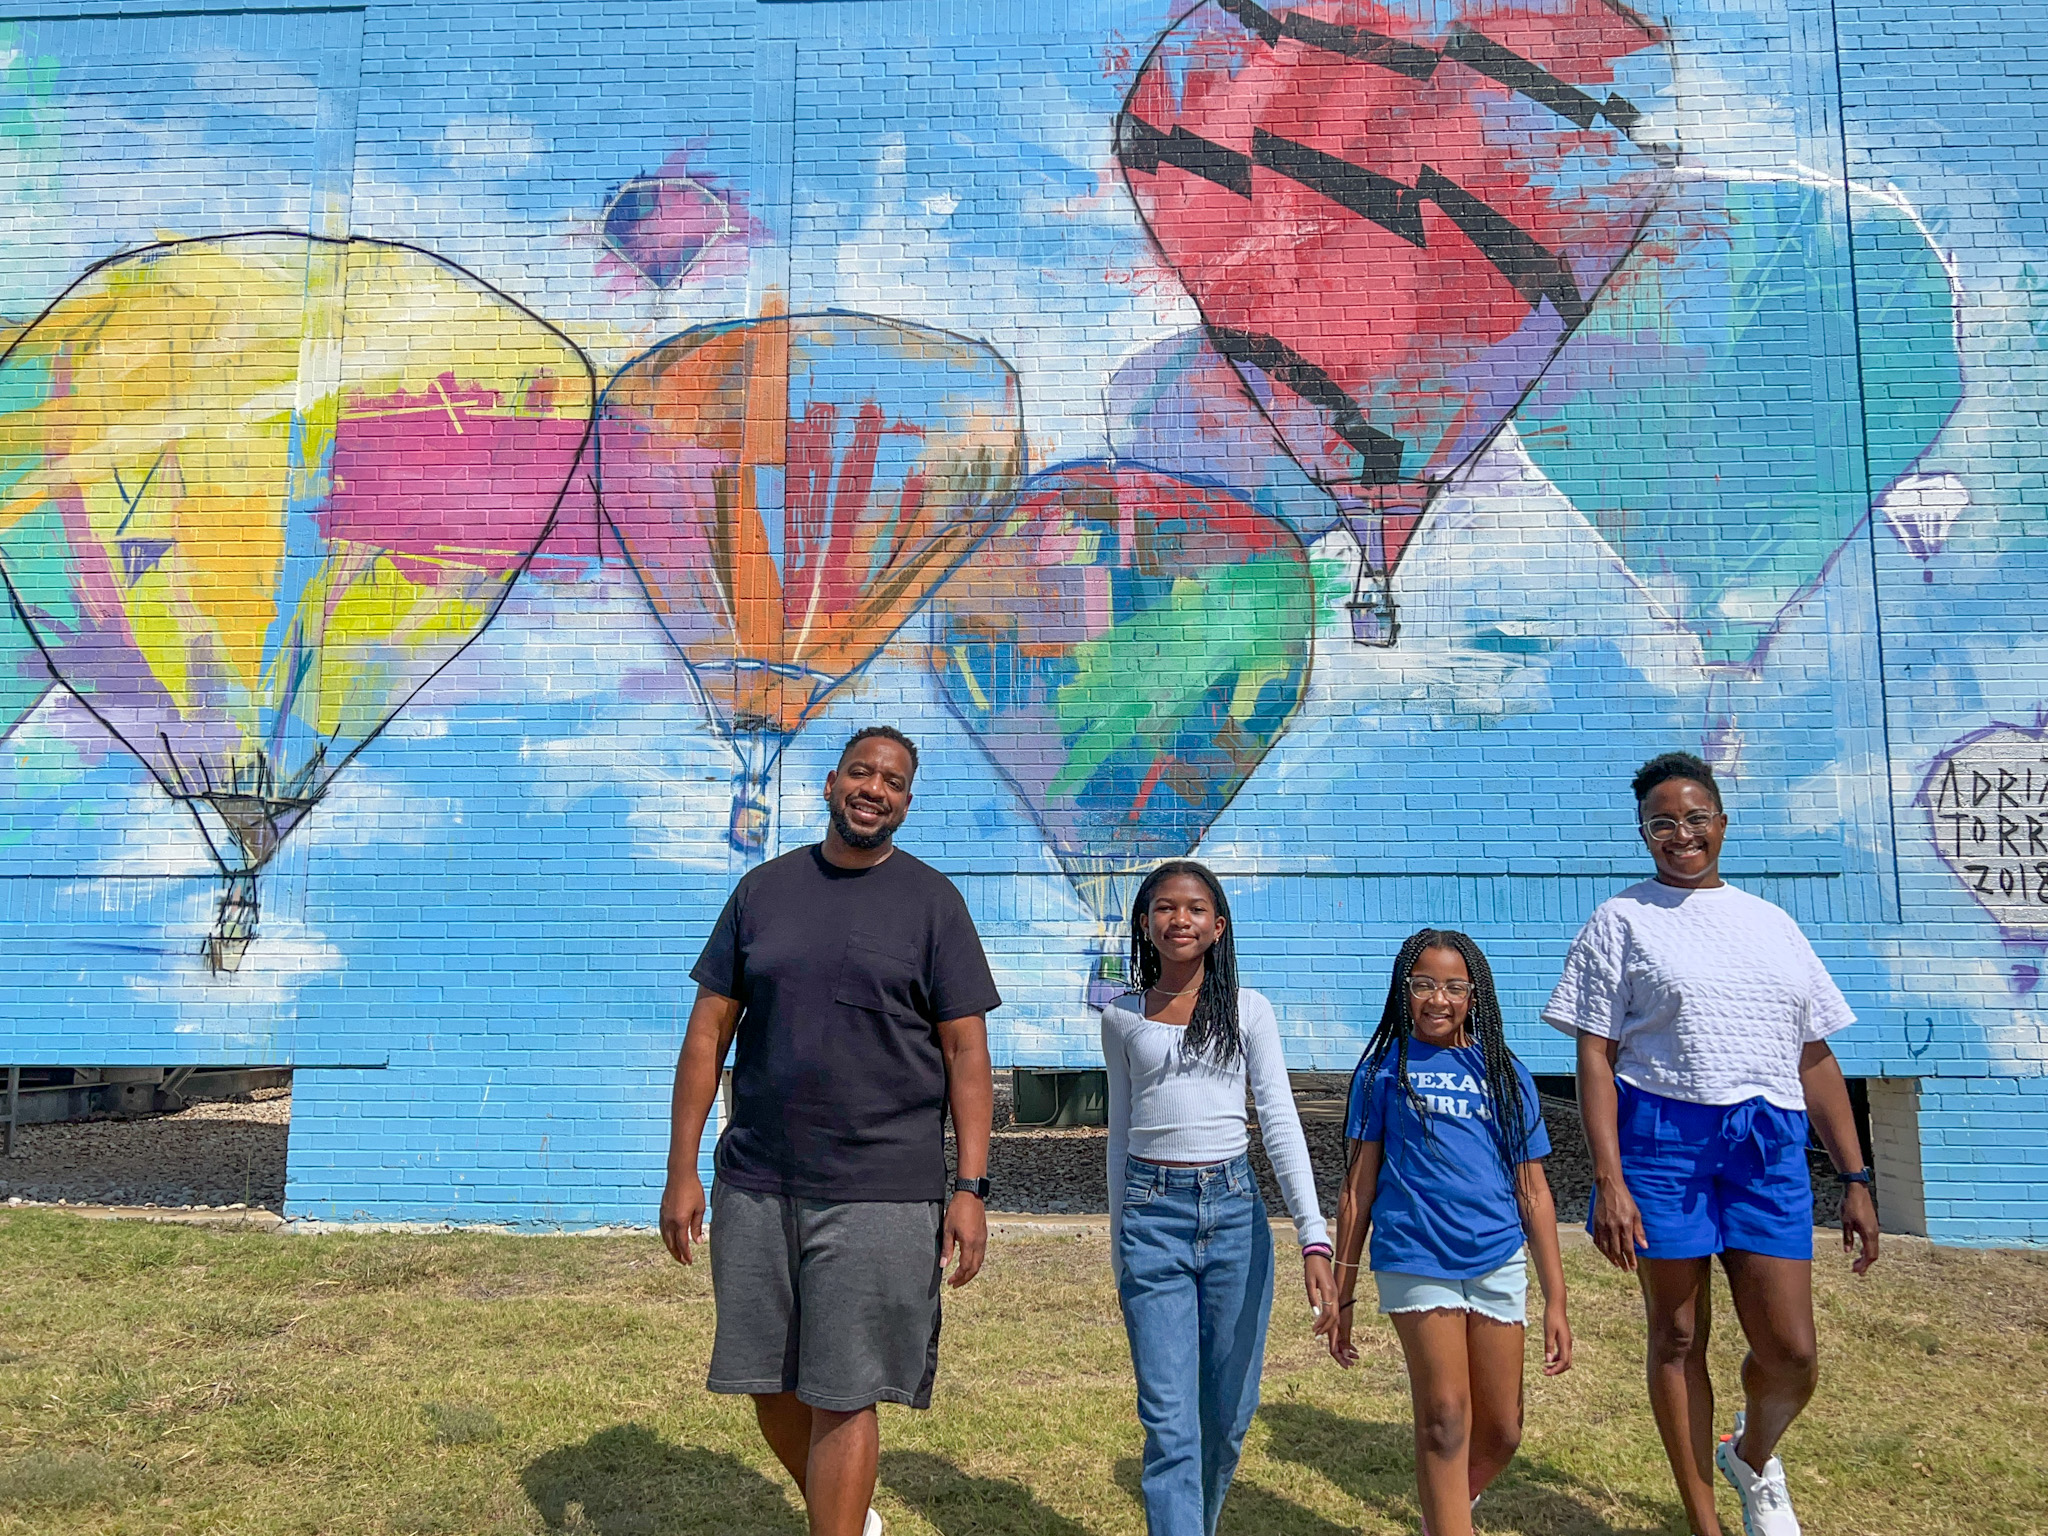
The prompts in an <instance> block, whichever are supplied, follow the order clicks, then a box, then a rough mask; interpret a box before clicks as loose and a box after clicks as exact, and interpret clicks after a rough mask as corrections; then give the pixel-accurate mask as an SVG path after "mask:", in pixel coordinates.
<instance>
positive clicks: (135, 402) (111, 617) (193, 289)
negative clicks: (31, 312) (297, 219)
mask: <svg viewBox="0 0 2048 1536" xmlns="http://www.w3.org/2000/svg"><path fill="white" fill-rule="evenodd" d="M594 397H595V384H594V380H593V378H592V375H591V371H590V366H589V363H588V362H587V361H586V360H585V358H584V357H583V355H582V353H581V352H580V351H579V350H578V349H577V348H576V346H575V345H574V344H573V343H572V342H570V341H569V339H568V338H567V337H566V336H564V335H562V334H561V332H559V331H557V330H556V329H555V328H554V327H553V326H551V325H549V324H547V323H546V322H545V321H543V320H541V319H540V318H539V317H538V316H536V315H534V314H532V313H531V312H529V311H528V310H526V309H524V308H523V307H521V306H520V305H519V304H517V303H515V302H514V301H513V300H511V299H510V298H508V297H506V296H505V295H504V294H502V293H499V292H498V291H496V290H495V289H493V288H492V287H490V286H489V285H488V284H486V283H484V282H483V281H481V280H480V279H478V278H476V277H474V276H472V275H471V274H469V273H467V272H465V271H463V270H462V269H461V268H459V267H457V266H455V265H453V264H452V263H449V262H446V261H443V260H441V259H440V258H438V257H436V256H433V255H430V254H429V253H427V252H425V251H421V250H417V249H414V248H412V247H408V246H403V245H395V244H388V243H384V242H379V241H372V240H345V241H344V240H326V239H320V238H316V237H311V236H306V235H299V234H290V233H275V232H265V233H256V234H247V235H235V236H229V237H225V238H221V239H209V240H189V241H178V242H173V243H170V244H165V245H159V246H152V247H150V248H148V249H145V250H141V251H136V252H133V253H130V254H128V255H124V256H120V257H116V258H114V259H112V260H110V261H107V262H103V263H101V264H100V265H99V266H97V267H95V268H94V269H93V270H92V271H90V272H88V273H87V274H86V275H85V276H84V277H82V278H81V279H79V281H78V282H76V283H74V284H73V285H72V286H71V288H70V289H68V290H67V291H66V292H65V293H64V294H63V295H62V296H61V297H60V298H58V299H57V300H56V301H55V302H54V303H53V304H51V305H50V307H49V308H48V309H47V310H46V311H45V312H44V313H43V314H42V315H41V316H40V317H39V318H38V319H37V320H36V321H35V322H34V323H33V324H32V325H30V326H29V327H28V328H27V329H26V330H25V331H23V332H22V333H21V334H20V335H19V336H18V337H17V338H16V339H15V341H14V343H13V345H12V346H10V347H9V348H8V349H7V351H6V353H5V355H4V357H0V572H4V574H5V575H6V577H7V580H8V584H9V586H10V588H11V589H12V592H13V593H14V596H15V598H16V600H17V602H18V603H19V605H20V607H21V612H22V617H23V618H24V620H25V621H26V622H27V624H28V627H29V629H30V631H31V633H32V634H33V635H34V637H35V639H36V642H37V644H38V645H39V647H40V648H41V650H42V652H43V654H44V656H45V657H46V658H47V659H48V661H49V664H50V667H51V670H52V671H53V672H54V674H55V675H56V677H57V678H58V679H59V680H60V681H61V682H62V683H63V684H64V685H65V686H66V687H67V688H69V689H70V690H71V691H72V692H73V693H74V694H76V695H77V696H78V698H79V700H80V701H81V702H82V703H83V704H84V705H85V706H86V708H88V709H89V710H91V711H92V712H93V713H94V714H95V715H97V716H98V717H99V718H100V720H102V721H103V722H104V723H105V724H106V725H107V726H108V727H109V728H110V729H111V730H112V731H113V732H114V733H115V734H116V735H117V736H119V737H120V739H121V740H122V741H123V742H124V743H125V744H126V745H127V746H128V747H129V749H130V750H131V751H133V752H134V753H135V755H136V756H137V757H139V758H140V759H141V760H142V761H143V762H144V763H145V764H147V765H148V767H149V769H150V771H151V773H152V774H154V775H155V777H156V779H157V781H158V782H159V783H160V784H161V785H162V786H163V788H164V790H165V791H166V792H167V793H169V794H171V795H172V796H174V797H175V798H177V799H178V800H179V801H181V802H182V803H183V804H185V805H186V806H187V807H189V808H190V809H191V811H192V812H193V814H194V816H195V817H196V818H197V819H198V821H199V824H200V828H201V830H202V831H203V832H204V833H205V834H206V837H207V840H208V842H209V843H210V845H211V846H212V847H213V850H214V853H215V856H216V858H217V859H218V860H219V862H220V867H221V870H222V873H223V875H224V876H225V877H226V879H227V886H226V891H225V894H224V895H223V897H222V900H221V904H220V909H219V919H218V922H217V924H216V927H215V929H214V932H213V934H212V935H211V937H209V938H208V939H207V941H206V943H205V946H204V953H205V954H206V957H207V959H208V961H209V962H210V963H211V964H212V965H213V967H214V968H215V969H216V970H233V969H234V968H235V967H236V966H237V965H238V964H239V963H240V961H241V959H242V956H243V953H244V951H245V950H246V949H247V947H248V944H249V942H250V940H251V939H252V938H253V937H254V934H255V923H256V874H257V871H258V870H260V869H261V868H262V867H263V865H264V863H265V862H266V861H267V860H268V859H269V858H270V857H271V855H272V854H273V853H274V852H275V851H276V849H277V846H278V844H279V842H280V841H281V840H282V839H283V838H284V837H285V836H286V835H287V834H289V833H290V831H291V830H292V828H293V827H294V826H295V825H297V823H298V822H299V821H300V819H301V818H303V817H304V816H305V815H306V813H307V812H308V811H310V810H311V809H312V808H313V806H314V805H315V804H316V803H317V802H318V801H319V799H320V797H321V795H322V794H323V793H324V792H325V790H326V788H327V785H328V782H329V781H330V780H331V779H332V777H333V776H334V774H335V773H337V772H338V771H339V770H340V769H341V768H342V767H343V765H345V764H346V763H347V762H348V761H349V760H350V759H351V758H352V757H353V756H354V755H355V754H356V753H357V752H359V751H361V750H362V748H363V746H364V745H365V744H367V743H368V742H369V741H370V740H371V739H372V738H373V737H375V736H376V734H377V733H378V732H379V731H380V730H382V729H383V727H384V725H385V724H386V723H387V722H388V721H389V720H390V719H391V717H392V715H393V714H394V713H395V712H396V711H397V710H398V709H400V708H401V707H402V706H403V705H404V704H405V702H406V700H407V699H409V698H411V697H412V696H413V694H414V693H416V692H417V691H418V690H419V689H420V687H421V686H422V685H423V684H424V683H425V682H426V681H427V679H428V678H430V677H432V676H433V675H434V673H435V672H437V671H439V670H440V669H441V668H442V667H443V666H445V665H446V664H447V663H448V661H449V660H450V659H451V658H453V657H454V656H455V655H456V653H457V652H459V651H460V650H461V649H462V648H463V647H464V646H466V645H467V644H469V642H470V641H471V640H473V639H474V638H475V637H476V636H477V634H478V633H479V632H480V631H481V630H482V629H483V627H484V626H485V625H486V624H487V623H488V622H489V621H490V619H491V616H492V615H493V614H494V613H495V612H496V610H497V608H498V605H499V604H500V603H501V602H502V601H503V599H504V597H505V594H506V592H507V590H508V589H509V588H510V586H511V584H512V582H513V580H514V579H515V578H516V577H517V576H518V574H519V572H520V571H521V570H522V569H523V568H524V567H525V565H526V562H527V561H528V560H529V559H530V558H531V556H532V553H533V550H534V549H535V547H536V546H537V545H538V544H539V543H540V542H541V540H542V539H543V538H544V537H545V536H546V535H547V532H548V530H549V528H550V526H551V524H552V522H553V519H554V516H555V513H556V510H557V508H558V507H559V505H560V502H561V498H562V496H563V494H564V492H565V490H566V489H567V487H568V483H569V480H570V477H571V474H572V472H573V469H574V466H575V464H576V461H577V458H578V456H579V454H580V453H581V451H582V448H583V445H584V443H585V440H586V439H587V437H588V435H589V431H590V421H591V411H592V405H593V401H594Z"/></svg>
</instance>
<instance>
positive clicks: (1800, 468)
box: [1515, 177, 1962, 668]
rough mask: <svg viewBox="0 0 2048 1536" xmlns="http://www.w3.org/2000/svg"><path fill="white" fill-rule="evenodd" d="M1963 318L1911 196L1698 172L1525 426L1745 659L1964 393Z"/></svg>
mask: <svg viewBox="0 0 2048 1536" xmlns="http://www.w3.org/2000/svg"><path fill="white" fill-rule="evenodd" d="M1852 253H1853V255H1854V269H1853V270H1854V280H1853V283H1852V280H1851V262H1850V257H1851V255H1852ZM1956 327H1957V301H1956V294H1955V288H1954V282H1953V279H1952V277H1951V275H1950V272H1949V269H1948V267H1947V265H1946V264H1945V263H1944V261H1943V259H1942V257H1941V254H1940V252H1938V251H1937V250H1936V249H1935V248H1934V246H1933V244H1932V243H1931V242H1930V240H1929V239H1928V236H1927V233H1926V231H1925V230H1924V229H1923V228H1922V226H1921V225H1920V223H1919V221H1918V220H1917V219H1916V218H1915V217H1914V216H1913V213H1912V210H1911V209H1910V208H1909V207H1907V206H1905V205H1904V204H1903V203H1902V202H1901V201H1900V200H1898V199H1897V198H1895V197H1894V196H1891V195H1889V194H1878V193H1875V192H1866V191H1862V190H1856V191H1853V192H1852V193H1851V194H1850V195H1849V196H1848V197H1847V198H1846V199H1845V198H1844V196H1843V193H1842V189H1841V188H1840V186H1839V185H1812V184H1809V183H1806V182H1803V181H1798V180H1793V179H1789V178H1787V179H1778V180H1724V179H1719V178H1712V177H1699V178H1694V179H1689V180H1688V181H1686V182H1685V183H1684V184H1683V186H1682V187H1681V189H1680V190H1679V192H1678V193H1677V194H1676V195H1675V196H1674V197H1673V198H1672V200H1671V202H1670V204H1669V205H1668V206H1667V207H1666V208H1665V209H1664V210H1663V211H1662V212H1661V213H1660V214H1659V215H1658V217H1657V219H1656V221H1655V223H1654V224H1653V225H1652V227H1651V229H1650V231H1649V233H1648V237H1647V238H1646V239H1645V240H1644V241H1643V243H1642V246H1641V247H1640V249H1639V251H1638V252H1637V254H1636V255H1635V256H1633V257H1632V258H1631V259H1630V262H1629V264H1628V266H1627V268H1625V269H1624V271H1623V272H1622V273H1621V274H1619V275H1618V276H1617V278H1616V280H1615V282H1614V283H1613V284H1611V285H1610V287H1609V290H1608V292H1607V293H1606V294H1604V295H1603V296H1602V298H1601V300H1600V302H1599V304H1598V305H1596V306H1595V309H1594V313H1593V314H1592V315H1591V316H1590V317H1589V318H1588V319H1587V321H1586V323H1585V324H1584V325H1583V326H1581V327H1580V328H1579V331H1578V333H1577V334H1576V335H1575V336H1573V338H1572V339H1571V341H1570V343H1569V344H1567V346H1566V347H1565V349H1564V351H1563V352H1562V353H1561V354H1560V355H1559V357H1558V359H1557V361H1556V362H1555V363H1554V364H1553V365H1552V367H1551V369H1550V371H1549V373H1548V374H1547V375H1546V376H1545V378H1544V379H1543V381H1542V383H1541V384H1540V385H1539V386H1538V387H1537V389H1536V390H1535V392H1534V393H1533V394H1532V395H1531V396H1530V398H1529V400H1528V401H1527V402H1526V403H1525V404H1524V405H1523V407H1522V409H1521V411H1520V413H1519V414H1518V415H1517V417H1516V426H1515V430H1516V432H1517V434H1518V435H1519V436H1520V438H1521V440H1522V443H1523V445H1524V447H1526V448H1527V450H1528V452H1529V456H1530V457H1531V458H1532V459H1533V460H1534V461H1535V463H1536V464H1537V466H1538V467H1539V468H1540V469H1541V470H1542V471H1543V472H1544V474H1546V475H1547V476H1549V478H1550V479H1551V481H1552V482H1553V483H1554V484H1555V485H1556V486H1557V487H1558V489H1559V490H1561V491H1563V492H1564V494H1565V495H1566V496H1567V497H1569V498H1570V499H1571V501H1572V503H1573V504H1574V505H1575V506H1576V507H1577V508H1578V509H1579V511H1580V512H1582V513H1583V514H1584V515H1585V516H1586V517H1587V518H1589V519H1590V520H1591V521H1592V523H1593V525H1594V526H1595V527H1596V528H1598V529H1599V530H1600V532H1601V534H1602V535H1603V536H1604V537H1605V538H1606V539H1607V541H1608V543H1609V544H1610V545H1612V546H1613V548H1614V550H1615V552H1616V553H1617V554H1619V555H1620V556H1621V558H1622V560H1623V561H1624V562H1625V563H1626V564H1627V565H1628V567H1629V568H1630V570H1631V571H1633V572H1634V573H1635V575H1636V577H1637V579H1638V580H1640V581H1641V582H1642V583H1643V584H1644V586H1645V587H1646V588H1647V589H1648V590H1649V591H1650V593H1651V594H1652V595H1653V596H1654V597H1655V598H1656V599H1657V600H1658V602H1659V603H1660V604H1661V605H1662V606H1663V607H1664V608H1665V610H1666V611H1667V612H1668V613H1670V614H1671V615H1672V617H1673V618H1675V619H1676V620H1678V621H1679V622H1680V623H1682V624H1683V625H1685V626H1686V628H1687V629H1689V630H1690V631H1691V632H1692V633H1693V634H1694V635H1695V636H1697V637H1698V640H1699V643H1700V646H1701V649H1702V651H1703V653H1704V657H1705V660H1706V661H1707V663H1708V664H1709V666H1710V667H1719V668H1737V667H1743V666H1746V665H1749V664H1750V663H1751V662H1752V661H1753V660H1754V659H1756V658H1757V657H1758V656H1759V654H1760V653H1761V652H1762V650H1763V649H1764V647H1765V646H1766V645H1767V643H1768V642H1769V639H1770V636H1771V634H1772V632H1773V630H1774V629H1775V627H1776V626H1777V624H1778V622H1779V618H1780V616H1781V615H1782V614H1783V612H1784V610H1785V608H1786V605H1787V604H1788V603H1790V602H1791V601H1792V600H1793V599H1794V598H1796V597H1797V596H1798V595H1799V594H1800V593H1802V592H1804V591H1806V590H1808V589H1810V588H1811V586H1812V585H1813V583H1814V582H1815V581H1816V580H1817V579H1818V578H1819V577H1820V575H1821V573H1822V571H1823V570H1824V569H1825V567H1826V565H1827V563H1828V561H1829V560H1831V559H1832V558H1833V557H1834V554H1835V552H1836V551H1837V550H1839V549H1840V548H1841V547H1842V545H1843V543H1844V541H1845V540H1847V539H1848V538H1849V536H1850V534H1851V533H1853V532H1854V531H1855V529H1856V528H1857V527H1858V526H1859V525H1861V523H1862V522H1863V520H1864V519H1865V518H1867V517H1868V516H1869V515H1870V512H1871V507H1872V503H1873V500H1874V499H1879V500H1881V499H1882V498H1883V497H1884V494H1885V492H1886V490H1887V488H1888V487H1891V486H1893V485H1894V484H1895V482H1900V481H1902V480H1903V479H1908V478H1910V477H1911V476H1912V472H1913V470H1914V469H1915V467H1916V465H1917V464H1918V463H1919V461H1920V459H1921V457H1922V456H1923V455H1924V454H1925V453H1926V451H1927V449H1928V448H1929V446H1930V445H1931V444H1932V443H1933V442H1934V440H1935V438H1936V436H1937V435H1938V434H1939V433H1940V432H1941V429H1942V427H1943V426H1944V425H1945V424H1946V423H1947V421H1948V419H1949V417H1950V415H1951V414H1952V413H1953V412H1954V410H1955V408H1956V406H1957V404H1958V403H1959V402H1960V401H1961V399H1962V365H1961V360H1960V354H1959V351H1958V341H1957V329H1956ZM1858 356H1860V360H1861V369H1862V396H1861V399H1860V401H1859V399H1858V397H1857V393H1856V391H1855V390H1854V389H1845V388H1844V387H1843V385H1842V383H1841V380H1840V375H1842V374H1844V373H1846V372H1848V371H1849V370H1850V369H1851V368H1853V367H1854V364H1855V360H1856V358H1857V357H1858ZM1950 515H1951V516H1952V515H1953V513H1952V512H1951V513H1950ZM1908 547H1909V548H1911V547H1912V546H1911V545H1909V546H1908ZM1915 552H1916V553H1918V551H1917V550H1916V551H1915Z"/></svg>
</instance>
